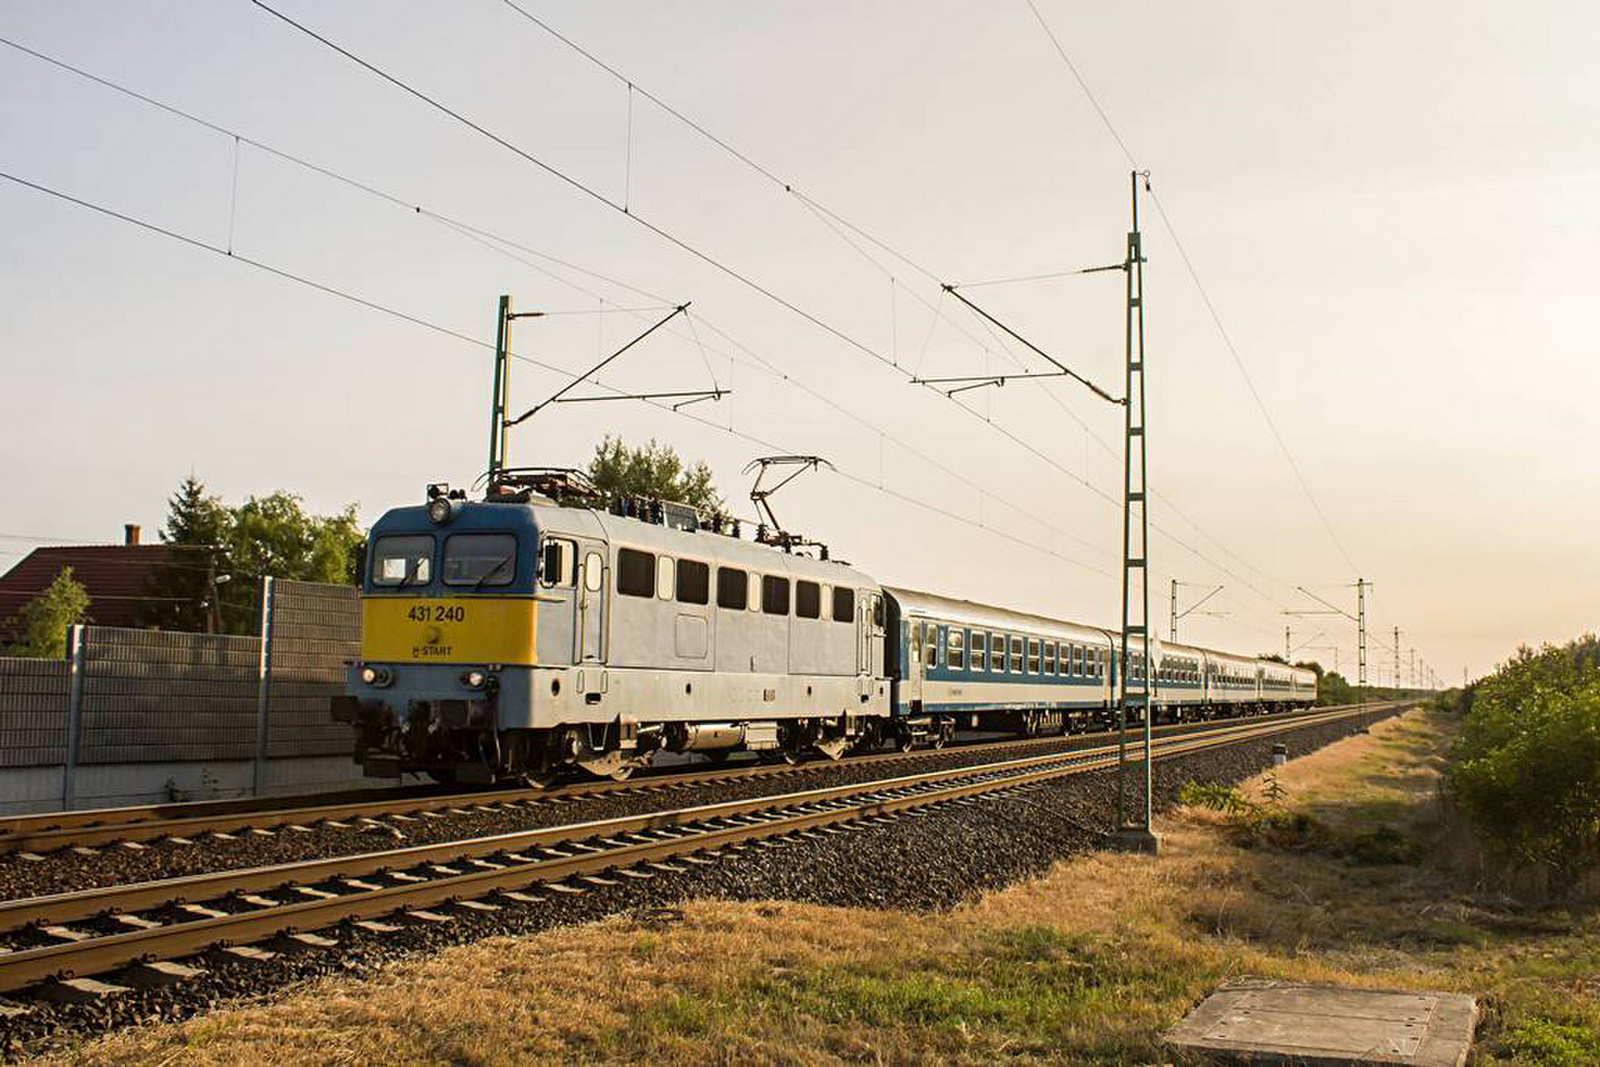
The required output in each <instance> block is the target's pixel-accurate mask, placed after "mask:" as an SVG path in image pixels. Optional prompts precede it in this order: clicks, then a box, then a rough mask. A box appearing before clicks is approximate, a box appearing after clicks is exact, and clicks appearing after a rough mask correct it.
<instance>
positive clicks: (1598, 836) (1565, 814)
mask: <svg viewBox="0 0 1600 1067" xmlns="http://www.w3.org/2000/svg"><path fill="white" fill-rule="evenodd" d="M1597 664H1600V642H1597V641H1596V639H1595V638H1594V637H1592V636H1591V637H1585V638H1583V639H1581V640H1579V641H1575V642H1573V643H1572V644H1569V645H1567V646H1565V647H1563V648H1551V647H1548V646H1547V647H1545V648H1544V649H1542V650H1540V651H1539V652H1534V651H1533V650H1531V649H1528V648H1522V649H1519V650H1518V651H1517V654H1516V655H1515V656H1514V657H1513V658H1512V659H1511V660H1510V661H1509V662H1508V663H1506V664H1505V665H1504V666H1502V667H1501V668H1500V669H1499V670H1498V671H1496V672H1495V673H1494V674H1493V675H1491V676H1490V677H1488V678H1485V679H1483V680H1481V681H1479V682H1478V683H1476V684H1474V685H1473V686H1472V688H1471V689H1470V690H1469V691H1468V692H1467V694H1465V697H1464V699H1463V701H1462V704H1463V706H1464V708H1465V711H1466V719H1465V721H1464V722H1463V725H1462V733H1461V737H1460V739H1459V740H1458V741H1457V743H1456V746H1455V750H1454V752H1453V753H1452V757H1453V762H1452V764H1451V767H1450V772H1449V788H1450V791H1451V794H1452V795H1453V796H1454V798H1455V800H1456V802H1457V804H1458V805H1459V806H1460V808H1461V809H1462V810H1463V811H1464V812H1465V813H1466V815H1467V817H1468V818H1469V819H1471V821H1472V823H1473V825H1474V827H1475V828H1476V829H1477V831H1478V833H1479V835H1480V836H1481V837H1482V838H1483V839H1484V841H1485V843H1486V844H1487V845H1488V846H1489V848H1490V850H1491V852H1493V853H1495V854H1497V855H1498V858H1500V859H1501V860H1502V861H1504V862H1506V863H1508V864H1511V865H1514V866H1518V867H1524V868H1527V867H1531V868H1533V869H1535V870H1538V871H1542V872H1544V874H1545V875H1546V876H1547V879H1548V883H1549V887H1550V889H1551V891H1552V892H1553V893H1554V894H1555V895H1557V896H1560V895H1563V894H1565V893H1566V892H1568V891H1570V890H1571V889H1572V888H1573V887H1574V886H1575V885H1576V883H1577V882H1578V880H1579V879H1581V878H1582V877H1583V876H1584V875H1586V874H1587V873H1588V872H1590V871H1591V870H1593V869H1594V868H1595V866H1596V865H1597V863H1600V666H1597Z"/></svg>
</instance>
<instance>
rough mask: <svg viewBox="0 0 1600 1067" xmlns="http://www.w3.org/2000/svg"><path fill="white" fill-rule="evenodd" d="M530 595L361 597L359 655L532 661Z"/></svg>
mask: <svg viewBox="0 0 1600 1067" xmlns="http://www.w3.org/2000/svg"><path fill="white" fill-rule="evenodd" d="M535 606H536V603H535V601H534V600H533V599H532V598H531V597H527V598H512V597H455V598H450V599H441V598H433V597H430V598H426V599H421V598H418V599H413V598H411V597H364V598H362V601H361V658H362V659H364V660H367V661H369V662H377V663H396V662H398V663H503V664H508V665H517V666H529V667H531V666H533V664H534V663H535V662H537V660H536V658H535V656H534V647H535V646H534V641H533V621H534V615H533V613H534V608H535Z"/></svg>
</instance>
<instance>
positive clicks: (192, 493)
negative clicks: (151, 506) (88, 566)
mask: <svg viewBox="0 0 1600 1067" xmlns="http://www.w3.org/2000/svg"><path fill="white" fill-rule="evenodd" d="M232 533H233V515H232V513H230V512H229V511H228V508H227V505H225V504H223V502H222V498H221V497H217V496H213V495H211V494H209V493H207V492H206V487H205V486H204V485H203V484H201V482H200V480H199V479H198V478H196V477H195V476H194V475H193V474H191V475H189V477H187V478H185V479H184V480H183V483H182V484H181V485H179V486H178V491H177V492H176V493H174V494H173V495H172V496H171V497H170V498H169V499H168V500H167V522H166V526H165V527H163V529H162V531H161V540H162V541H163V542H164V543H165V544H168V545H171V546H173V548H174V549H175V551H174V552H173V558H172V561H171V563H170V564H168V565H167V566H164V567H162V568H161V569H159V570H158V571H156V573H155V574H154V575H152V576H151V580H150V585H149V587H148V589H147V590H146V594H147V596H148V597H149V599H147V600H145V601H144V602H143V603H142V604H140V605H139V611H138V616H137V617H138V622H139V624H140V625H142V626H154V627H156V628H157V629H161V630H187V631H191V632H199V631H202V630H207V629H210V626H209V625H208V623H209V621H210V619H211V600H212V598H213V596H215V595H216V593H217V587H216V586H214V584H213V580H214V579H215V578H216V577H220V576H224V575H226V574H227V573H228V572H227V551H228V545H229V541H230V540H231V538H232Z"/></svg>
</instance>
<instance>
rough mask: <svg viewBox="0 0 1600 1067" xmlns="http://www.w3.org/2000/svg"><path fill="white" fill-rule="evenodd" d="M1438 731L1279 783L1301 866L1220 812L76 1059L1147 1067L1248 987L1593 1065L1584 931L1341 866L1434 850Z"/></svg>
mask: <svg viewBox="0 0 1600 1067" xmlns="http://www.w3.org/2000/svg"><path fill="white" fill-rule="evenodd" d="M1447 730H1448V723H1447V722H1445V721H1444V720H1442V719H1439V718H1436V717H1433V716H1430V715H1427V714H1424V713H1412V714H1410V715H1408V716H1406V717H1404V718H1403V719H1401V720H1398V721H1392V722H1390V723H1387V724H1384V725H1382V726H1380V727H1377V728H1375V729H1374V731H1373V732H1372V734H1371V735H1367V736H1358V737H1355V738H1351V739H1348V740H1346V741H1343V742H1340V743H1339V744H1337V745H1334V746H1331V747H1330V748H1328V749H1325V750H1323V751H1322V752H1320V753H1317V754H1315V755H1313V756H1310V757H1307V758H1305V759H1303V760H1298V761H1295V762H1292V763H1291V764H1290V765H1289V766H1288V767H1286V768H1284V769H1282V770H1280V771H1279V772H1278V774H1277V781H1278V784H1279V786H1281V787H1282V788H1283V789H1285V790H1286V791H1287V799H1286V800H1285V803H1286V804H1287V805H1288V806H1290V807H1293V808H1296V809H1303V810H1305V811H1308V812H1310V813H1311V814H1313V815H1314V816H1315V817H1316V818H1317V820H1318V826H1319V827H1321V828H1322V829H1321V830H1320V831H1319V833H1318V834H1317V835H1315V844H1314V846H1311V845H1308V846H1307V847H1306V848H1304V849H1292V850H1284V849H1281V848H1265V847H1257V848H1250V849H1243V848H1239V847H1237V846H1236V845H1235V844H1233V843H1232V841H1233V840H1234V837H1235V835H1233V834H1232V833H1231V832H1230V830H1229V828H1228V827H1227V826H1225V825H1222V823H1223V822H1224V820H1222V819H1221V817H1219V816H1216V815H1214V814H1213V813H1209V812H1193V811H1184V812H1179V813H1177V814H1176V815H1175V816H1173V817H1172V818H1169V819H1167V820H1166V821H1165V823H1164V824H1163V826H1162V827H1161V830H1162V832H1163V834H1164V852H1163V855H1162V856H1161V857H1160V858H1159V859H1154V860H1152V859H1149V858H1146V857H1138V856H1124V855H1114V854H1091V855H1086V856H1083V857H1080V858H1077V859H1074V860H1071V861H1068V862H1064V863H1061V864H1059V865H1057V867H1056V868H1055V869H1054V870H1052V871H1051V872H1050V873H1049V874H1048V875H1047V876H1045V877H1043V878H1040V879H1037V880H1034V881H1031V882H1028V883H1025V884H1021V885H1017V886H1013V887H1011V888H1010V889H1007V890H1005V891H1002V892H999V893H994V894H991V895H989V896H987V897H985V898H983V899H981V900H978V901H975V902H973V903H972V904H970V905H967V906H965V907H962V908H960V909H957V910H956V911H954V912H952V913H950V914H947V915H934V916H913V915H906V914H901V913H893V912H888V913H886V912H874V911H866V910H852V909H830V908H821V907H814V906H809V905H799V904H789V903H768V904H727V903H716V902H703V903H695V904H692V905H690V906H688V907H686V908H684V909H683V911H682V913H681V917H680V916H673V917H671V918H670V920H669V921H665V922H662V921H651V920H647V919H637V918H634V919H629V918H615V919H612V920H609V921H606V922H602V923H598V924H594V925H591V926H586V927H583V928H581V929H577V930H564V931H552V932H549V933H545V934H541V935H538V936H535V937H530V938H526V939H521V940H513V939H502V940H496V941H489V942H483V943H479V944H476V945H470V946H466V947H462V948H458V949H454V950H451V951H448V952H445V953H443V954H442V955H440V956H438V957H437V958H434V959H432V960H428V961H425V962H415V963H407V964H403V965H397V966H395V967H393V968H391V969H389V970H388V971H386V972H385V973H384V974H383V975H382V976H380V977H378V978H375V979H370V980H361V981H350V980H346V981H339V980H326V981H321V982H318V983H316V984H314V985H311V986H309V987H306V988H302V989H300V990H298V991H295V992H293V993H291V994H289V995H287V996H284V997H282V998H280V999H277V1000H275V1001H273V1002H270V1003H263V1004H254V1005H246V1006H241V1007H236V1008H231V1009H228V1010H222V1011H217V1012H214V1013H212V1014H210V1015H208V1016H206V1017H204V1018H201V1019H196V1020H193V1021H190V1022H187V1023H183V1024H178V1025H164V1026H152V1027H149V1028H144V1029H138V1030H132V1031H126V1032H123V1033H120V1034H117V1035H115V1036H113V1037H110V1038H107V1039H104V1040H101V1041H99V1042H96V1043H94V1044H92V1045H89V1046H86V1047H84V1048H82V1049H79V1050H76V1051H75V1052H73V1053H71V1054H68V1055H64V1056H62V1057H60V1058H61V1059H62V1060H67V1061H71V1062H81V1063H96V1064H99V1063H106V1064H110V1063H118V1064H121V1063H140V1064H157V1063H184V1064H190V1063H195V1064H244V1063H259V1062H262V1061H265V1060H271V1061H274V1062H278V1063H319V1064H320V1063H380V1062H381V1063H391V1062H416V1063H456V1064H501V1063H505V1064H511V1063H528V1062H539V1061H546V1062H547V1061H552V1060H555V1061H576V1062H620V1061H632V1060H640V1059H645V1058H649V1059H652V1060H656V1061H660V1062H670V1063H677V1062H684V1063H687V1062H694V1063H734V1062H738V1063H741V1064H744V1063H774V1064H780V1063H781V1064H813V1063H816V1064H822V1063H835V1062H840V1061H859V1062H867V1063H921V1062H928V1061H943V1062H971V1063H980V1062H982V1063H987V1062H992V1061H993V1060H995V1059H998V1058H1014V1057H1020V1058H1035V1057H1038V1058H1048V1059H1052V1060H1058V1061H1064V1062H1108V1061H1109V1062H1148V1061H1150V1060H1160V1059H1163V1058H1164V1057H1163V1054H1162V1049H1161V1047H1160V1044H1159V1035H1160V1033H1161V1031H1162V1030H1163V1029H1164V1028H1165V1027H1167V1026H1169V1025H1171V1024H1172V1023H1173V1022H1174V1021H1176V1020H1177V1019H1178V1018H1179V1017H1181V1016H1182V1014H1183V1013H1184V1012H1185V1011H1186V1010H1187V1009H1188V1008H1189V1007H1190V1006H1191V1005H1192V1004H1193V1003H1194V1002H1195V1001H1197V1000H1198V999H1199V998H1200V997H1201V996H1203V995H1204V994H1205V993H1206V992H1208V991H1209V990H1210V989H1211V988H1212V987H1213V986H1214V985H1215V984H1216V983H1217V982H1218V981H1220V980H1222V979H1224V978H1226V977H1229V976H1233V975H1240V974H1257V975H1266V976H1272V977H1281V978H1292V979H1297V980H1312V981H1326V982H1333V983H1350V984H1362V985H1380V986H1391V987H1417V988H1435V989H1454V990H1463V991H1467V992H1472V993H1475V994H1478V995H1480V996H1486V997H1487V998H1488V999H1487V1001H1486V1006H1487V1009H1488V1011H1487V1021H1486V1027H1485V1031H1484V1032H1485V1043H1486V1045H1487V1046H1489V1047H1491V1048H1493V1049H1495V1050H1497V1051H1499V1052H1501V1053H1503V1054H1505V1055H1508V1056H1510V1057H1511V1058H1512V1059H1513V1060H1515V1061H1518V1062H1529V1063H1589V1062H1594V1056H1595V1055H1600V1036H1597V1035H1600V1029H1596V1027H1597V1024H1600V1003H1597V993H1600V987H1597V984H1596V980H1595V976H1596V974H1597V972H1600V966H1597V965H1600V940H1597V938H1596V930H1597V926H1596V924H1595V923H1594V922H1593V921H1592V920H1591V919H1590V918H1588V917H1586V916H1569V915H1550V914H1544V913H1541V914H1522V913H1518V912H1516V911H1514V910H1511V909H1509V908H1507V907H1506V906H1504V905H1503V903H1501V902H1497V901H1485V900H1483V899H1480V898H1479V897H1477V896H1475V895H1473V894H1472V893H1470V892H1466V891H1464V890H1463V889H1462V887H1461V885H1460V883H1459V881H1458V880H1457V879H1456V878H1455V876H1453V875H1452V874H1451V873H1450V872H1449V871H1448V870H1447V869H1445V868H1443V867H1440V866H1438V865H1435V864H1433V863H1430V862H1417V863H1409V864H1384V865H1362V864H1357V863H1352V862H1351V861H1350V860H1348V859H1347V858H1343V856H1342V854H1341V853H1340V851H1339V849H1338V848H1337V847H1332V846H1333V845H1337V843H1338V842H1340V841H1347V840H1350V839H1353V838H1355V837H1359V836H1360V835H1361V834H1364V833H1370V832H1371V831H1372V830H1373V828H1374V827H1375V825H1377V824H1379V823H1382V824H1385V825H1388V826H1391V827H1392V828H1393V829H1394V831H1395V832H1396V833H1398V834H1400V835H1403V837H1404V839H1405V840H1406V841H1409V842H1412V843H1414V844H1416V845H1418V846H1423V845H1426V844H1427V843H1428V842H1430V841H1431V840H1434V839H1435V838H1436V837H1437V834H1438V832H1439V822H1438V815H1439V809H1438V806H1437V804H1436V803H1435V799H1434V791H1435V783H1436V780H1437V774H1438V770H1439V766H1440V761H1441V758H1442V751H1443V747H1444V744H1445V739H1446V734H1447ZM1246 789H1247V790H1248V791H1249V792H1250V793H1251V794H1252V795H1254V796H1257V797H1260V796H1263V795H1265V792H1266V789H1267V785H1266V781H1265V779H1257V780H1256V781H1254V782H1252V783H1249V784H1248V785H1247V786H1246Z"/></svg>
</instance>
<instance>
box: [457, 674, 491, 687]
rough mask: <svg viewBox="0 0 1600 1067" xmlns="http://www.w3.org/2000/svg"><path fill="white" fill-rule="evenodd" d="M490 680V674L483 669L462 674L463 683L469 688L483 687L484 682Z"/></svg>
mask: <svg viewBox="0 0 1600 1067" xmlns="http://www.w3.org/2000/svg"><path fill="white" fill-rule="evenodd" d="M488 680H489V676H488V675H486V674H484V673H483V672H482V671H467V672H465V673H464V674H462V675H461V684H462V685H464V686H466V687H467V688H468V689H482V688H483V683H484V682H486V681H488Z"/></svg>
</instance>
